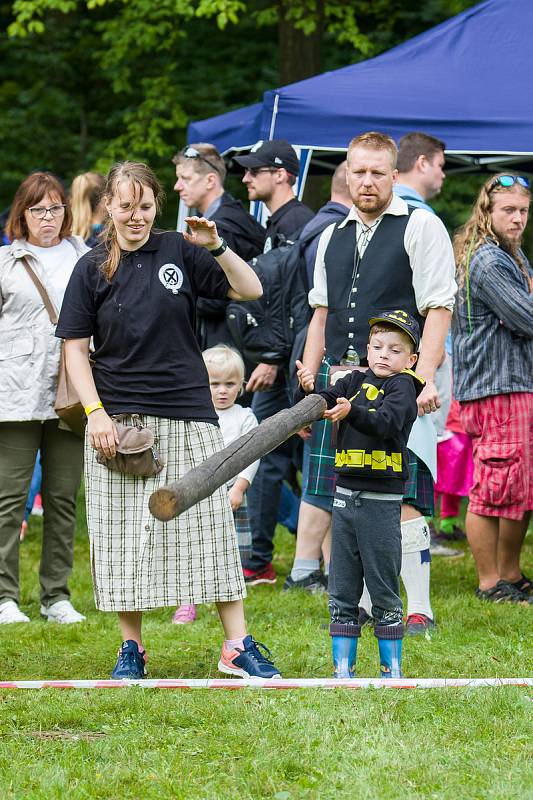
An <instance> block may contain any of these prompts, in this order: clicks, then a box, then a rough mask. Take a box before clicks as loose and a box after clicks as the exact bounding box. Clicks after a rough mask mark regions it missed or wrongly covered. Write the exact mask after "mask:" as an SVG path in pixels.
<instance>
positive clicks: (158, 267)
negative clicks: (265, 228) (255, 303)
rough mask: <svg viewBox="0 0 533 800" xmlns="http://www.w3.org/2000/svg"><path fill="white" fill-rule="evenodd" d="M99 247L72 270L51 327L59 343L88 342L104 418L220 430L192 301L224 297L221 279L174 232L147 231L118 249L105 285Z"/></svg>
mask: <svg viewBox="0 0 533 800" xmlns="http://www.w3.org/2000/svg"><path fill="white" fill-rule="evenodd" d="M105 258H106V250H105V247H104V245H98V246H97V247H95V248H94V249H93V250H91V251H90V252H89V253H86V254H85V255H84V256H82V258H81V259H80V260H79V261H78V263H77V264H76V266H75V268H74V271H73V273H72V277H71V279H70V281H69V284H68V286H67V290H66V292H65V298H64V300H63V305H62V308H61V314H60V316H59V322H58V325H57V328H56V336H59V337H61V338H63V339H82V338H85V337H87V336H93V337H94V347H95V351H94V356H93V357H94V360H95V365H94V369H93V375H94V380H95V383H96V388H97V390H98V394H99V396H100V399H101V401H102V403H103V404H104V408H105V410H106V411H107V412H108V413H109V414H119V413H125V412H130V413H134V412H138V413H144V414H154V415H155V416H158V417H169V418H172V419H182V420H196V421H201V422H212V423H213V424H215V425H217V424H218V417H217V415H216V412H215V410H214V408H213V404H212V401H211V392H210V389H209V380H208V375H207V370H206V368H205V365H204V362H203V359H202V355H201V352H200V349H199V347H198V344H197V341H196V338H195V335H194V327H195V307H196V302H197V298H198V297H200V296H202V297H212V298H220V299H221V298H224V297H226V295H227V293H228V290H229V288H230V286H229V283H228V280H227V278H226V275H225V274H224V272H223V270H222V269H221V267H220V266H219V265H218V263H217V262H216V260H215V259H214V258H213V257H212V256H211V255H210V254H209V252H208V251H207V250H206V249H205V248H203V247H196V246H194V245H191V244H189V243H188V242H186V241H185V239H184V238H183V236H182V235H181V234H180V233H173V232H166V233H165V232H152V234H151V235H150V238H149V239H148V241H147V242H146V244H144V245H143V246H142V247H140V248H139V249H138V250H134V251H132V252H128V251H123V252H122V257H121V261H120V264H119V266H118V269H117V271H116V272H115V274H114V276H113V278H112V280H111V282H110V283H109V282H108V281H107V280H106V279H105V278H104V276H103V275H102V272H101V271H100V265H101V264H102V263H103V261H104V260H105Z"/></svg>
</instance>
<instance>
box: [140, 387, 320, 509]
mask: <svg viewBox="0 0 533 800" xmlns="http://www.w3.org/2000/svg"><path fill="white" fill-rule="evenodd" d="M325 410H326V401H325V400H324V398H323V397H320V395H317V394H311V395H308V396H307V397H305V398H304V399H303V400H301V401H300V402H299V403H297V404H296V405H295V406H293V407H292V408H286V409H284V410H283V411H280V412H279V413H277V414H274V415H273V416H272V417H269V418H268V419H265V420H263V422H262V423H261V424H260V425H259V426H258V427H257V428H254V429H253V430H252V431H249V432H248V433H245V434H244V436H241V437H240V438H239V439H235V441H234V442H232V443H231V444H229V445H228V446H227V447H225V448H224V449H223V450H220V451H219V452H218V453H215V454H214V455H212V456H210V457H209V458H207V459H206V460H205V461H204V462H203V463H202V464H200V465H199V466H198V467H195V468H194V469H191V470H189V472H187V474H186V475H184V476H183V478H181V480H179V481H176V482H175V483H170V484H168V485H167V486H163V487H162V488H161V489H158V490H157V491H155V492H153V494H152V496H151V497H150V502H149V508H150V511H151V513H152V514H153V515H154V517H156V518H157V519H160V520H162V521H163V522H168V520H170V519H173V518H174V517H177V516H178V515H179V514H183V512H184V511H187V509H189V508H191V506H194V505H195V504H196V503H199V502H200V500H204V499H205V498H206V497H209V495H211V494H213V492H214V491H216V490H217V489H218V488H219V487H220V486H223V485H224V484H225V483H227V481H229V480H231V479H232V478H234V477H235V476H236V475H238V474H239V472H242V470H243V469H245V468H246V467H248V466H250V464H253V462H254V461H257V459H258V458H261V457H262V456H264V455H266V454H267V453H270V451H271V450H274V449H275V448H276V447H278V445H280V444H281V443H282V442H284V441H285V440H286V439H288V438H289V436H292V435H293V434H294V433H296V432H297V431H299V430H301V429H302V428H305V426H306V425H310V424H311V423H312V422H316V421H317V420H318V419H321V417H322V415H323V413H324V411H325Z"/></svg>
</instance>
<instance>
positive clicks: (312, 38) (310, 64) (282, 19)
mask: <svg viewBox="0 0 533 800" xmlns="http://www.w3.org/2000/svg"><path fill="white" fill-rule="evenodd" d="M290 7H291V2H290V0H279V23H278V40H279V61H280V64H279V72H280V85H281V86H285V85H286V84H287V83H295V82H296V81H301V80H304V78H310V77H311V76H312V75H318V74H319V73H320V71H321V60H322V59H321V45H322V28H323V13H324V3H323V0H317V2H316V10H315V11H314V15H316V20H317V24H316V28H315V30H314V31H313V32H312V33H310V34H309V35H307V36H306V34H305V33H304V32H303V31H302V30H300V29H299V28H295V27H294V20H292V19H286V15H287V12H288V11H289V9H290Z"/></svg>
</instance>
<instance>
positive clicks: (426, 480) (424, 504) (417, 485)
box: [403, 450, 435, 517]
mask: <svg viewBox="0 0 533 800" xmlns="http://www.w3.org/2000/svg"><path fill="white" fill-rule="evenodd" d="M407 458H408V465H409V477H408V478H407V481H406V483H405V491H404V493H403V502H404V503H407V504H408V505H410V506H414V507H415V508H417V509H418V510H419V511H420V513H421V514H422V515H423V516H424V517H432V516H433V514H434V513H435V491H434V484H433V478H432V476H431V472H430V471H429V468H428V467H427V466H426V465H425V464H424V462H423V461H422V459H421V458H418V456H417V455H415V453H413V451H412V450H407Z"/></svg>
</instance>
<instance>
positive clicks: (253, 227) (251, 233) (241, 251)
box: [212, 192, 266, 261]
mask: <svg viewBox="0 0 533 800" xmlns="http://www.w3.org/2000/svg"><path fill="white" fill-rule="evenodd" d="M212 219H213V220H214V221H215V222H216V224H217V230H218V232H219V234H220V235H221V236H222V237H223V238H224V239H225V240H226V241H227V243H228V246H229V247H231V249H232V250H233V251H234V252H235V253H237V255H239V256H240V257H241V258H242V259H244V261H251V260H252V258H255V256H257V255H259V253H262V252H263V247H264V245H265V236H266V232H265V229H264V228H263V226H262V225H260V224H259V222H257V220H255V219H254V218H253V217H252V215H251V214H249V213H248V212H247V211H246V209H245V208H244V206H243V204H242V203H241V201H240V200H236V199H235V198H234V197H232V196H231V194H229V192H224V194H223V195H222V202H221V203H220V205H219V207H218V208H217V210H216V211H215V213H214V214H213V217H212Z"/></svg>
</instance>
